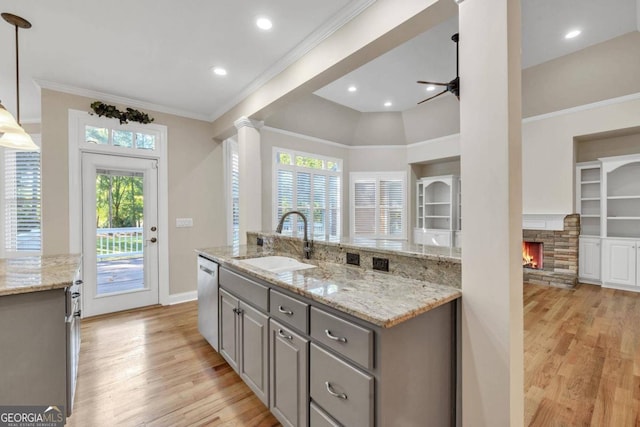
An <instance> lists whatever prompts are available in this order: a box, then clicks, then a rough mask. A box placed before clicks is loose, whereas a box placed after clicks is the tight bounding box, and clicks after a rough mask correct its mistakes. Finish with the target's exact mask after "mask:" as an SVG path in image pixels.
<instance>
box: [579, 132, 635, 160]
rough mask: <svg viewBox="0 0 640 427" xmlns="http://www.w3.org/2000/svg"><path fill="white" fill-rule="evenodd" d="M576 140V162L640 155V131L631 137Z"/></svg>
mask: <svg viewBox="0 0 640 427" xmlns="http://www.w3.org/2000/svg"><path fill="white" fill-rule="evenodd" d="M580 139H581V138H576V140H577V141H576V162H589V161H592V160H598V159H599V158H601V157H610V156H622V155H626V154H638V153H640V129H635V131H634V132H633V133H631V134H629V135H624V136H608V137H599V138H596V139H587V140H580Z"/></svg>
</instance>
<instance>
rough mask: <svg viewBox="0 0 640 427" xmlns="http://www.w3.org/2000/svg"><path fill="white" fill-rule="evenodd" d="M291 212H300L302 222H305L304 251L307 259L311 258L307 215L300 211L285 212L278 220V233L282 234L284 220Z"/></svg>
mask: <svg viewBox="0 0 640 427" xmlns="http://www.w3.org/2000/svg"><path fill="white" fill-rule="evenodd" d="M291 214H298V215H300V217H301V218H302V222H304V238H303V239H302V242H303V246H302V252H303V253H304V257H305V259H310V258H311V246H310V245H309V236H308V234H307V217H306V216H304V214H303V213H302V212H300V211H289V212H285V213H284V215H282V217H281V218H280V221H279V222H278V226H277V227H276V233H280V234H282V225H283V224H284V220H285V219H287V217H288V216H289V215H291Z"/></svg>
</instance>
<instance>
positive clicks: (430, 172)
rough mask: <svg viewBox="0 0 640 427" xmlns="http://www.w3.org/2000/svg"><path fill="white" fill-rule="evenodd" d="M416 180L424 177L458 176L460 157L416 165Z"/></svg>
mask: <svg viewBox="0 0 640 427" xmlns="http://www.w3.org/2000/svg"><path fill="white" fill-rule="evenodd" d="M417 166H418V168H417V173H418V174H419V175H418V178H422V177H425V176H440V175H458V176H460V157H458V158H456V159H442V160H439V161H435V162H431V163H427V164H423V165H417Z"/></svg>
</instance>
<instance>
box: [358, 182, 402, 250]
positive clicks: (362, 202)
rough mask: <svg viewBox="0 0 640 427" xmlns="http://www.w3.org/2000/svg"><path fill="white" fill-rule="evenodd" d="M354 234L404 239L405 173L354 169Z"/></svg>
mask: <svg viewBox="0 0 640 427" xmlns="http://www.w3.org/2000/svg"><path fill="white" fill-rule="evenodd" d="M351 183H352V194H351V203H352V208H353V210H352V212H353V213H352V215H353V218H352V219H351V220H352V223H353V225H352V233H353V236H354V237H369V238H388V239H404V238H406V230H405V225H404V224H405V212H406V209H405V205H406V185H405V177H404V173H402V172H398V173H388V172H387V173H359V172H356V173H353V174H352V175H351Z"/></svg>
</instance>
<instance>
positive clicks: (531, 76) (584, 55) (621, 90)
mask: <svg viewBox="0 0 640 427" xmlns="http://www.w3.org/2000/svg"><path fill="white" fill-rule="evenodd" d="M638 76H640V32H638V31H634V32H631V33H627V34H624V35H622V36H620V37H616V38H615V39H612V40H609V41H606V42H603V43H600V44H597V45H594V46H591V47H588V48H586V49H583V50H580V51H578V52H575V53H573V54H571V55H566V56H563V57H561V58H558V59H554V60H552V61H548V62H545V63H543V64H540V65H537V66H534V67H530V68H527V69H526V70H524V71H523V72H522V95H523V105H522V108H523V117H531V116H535V115H538V114H544V113H548V112H550V111H557V110H562V109H565V108H570V107H576V106H578V105H583V104H588V103H592V102H596V101H602V100H605V99H610V98H615V97H618V96H623V95H627V94H630V93H638V92H640V78H638Z"/></svg>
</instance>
